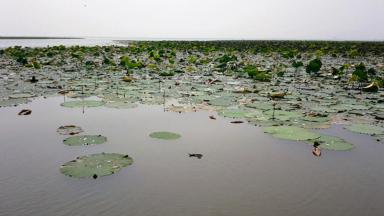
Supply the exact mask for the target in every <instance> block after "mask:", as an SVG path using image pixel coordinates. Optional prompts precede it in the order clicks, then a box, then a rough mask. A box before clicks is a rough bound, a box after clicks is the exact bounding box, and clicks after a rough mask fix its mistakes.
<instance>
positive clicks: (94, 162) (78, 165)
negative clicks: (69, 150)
mask: <svg viewBox="0 0 384 216" xmlns="http://www.w3.org/2000/svg"><path fill="white" fill-rule="evenodd" d="M132 163H133V159H132V158H131V157H129V156H128V155H123V154H116V153H101V154H92V155H86V156H81V157H78V158H77V159H76V160H73V161H69V162H67V163H65V164H63V165H62V166H61V167H60V172H61V173H63V174H64V175H66V176H69V177H74V178H90V177H93V178H98V177H101V176H107V175H112V174H114V173H117V172H119V171H120V170H121V169H122V168H124V167H127V166H129V165H131V164H132Z"/></svg>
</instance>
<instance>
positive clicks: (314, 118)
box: [302, 116, 331, 122]
mask: <svg viewBox="0 0 384 216" xmlns="http://www.w3.org/2000/svg"><path fill="white" fill-rule="evenodd" d="M302 120H304V121H309V122H329V121H330V120H331V119H330V118H329V117H323V116H304V117H303V118H302Z"/></svg>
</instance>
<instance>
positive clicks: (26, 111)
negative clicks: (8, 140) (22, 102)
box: [18, 109, 32, 115]
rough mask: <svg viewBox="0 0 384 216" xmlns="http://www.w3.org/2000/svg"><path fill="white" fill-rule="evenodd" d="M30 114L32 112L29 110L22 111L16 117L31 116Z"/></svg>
mask: <svg viewBox="0 0 384 216" xmlns="http://www.w3.org/2000/svg"><path fill="white" fill-rule="evenodd" d="M31 113H32V110H29V109H23V110H21V111H20V112H19V113H18V115H31Z"/></svg>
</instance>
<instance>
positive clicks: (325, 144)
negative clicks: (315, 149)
mask: <svg viewBox="0 0 384 216" xmlns="http://www.w3.org/2000/svg"><path fill="white" fill-rule="evenodd" d="M315 141H317V142H319V143H320V148H323V149H328V150H335V151H348V150H351V149H353V148H354V145H353V144H351V143H349V142H347V141H345V140H344V139H342V138H339V137H335V136H328V135H321V136H320V137H319V138H317V139H313V140H308V141H305V142H306V143H309V144H313V143H314V142H315Z"/></svg>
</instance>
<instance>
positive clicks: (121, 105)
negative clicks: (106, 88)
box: [105, 101, 138, 109]
mask: <svg viewBox="0 0 384 216" xmlns="http://www.w3.org/2000/svg"><path fill="white" fill-rule="evenodd" d="M105 106H106V107H108V108H115V109H132V108H136V107H137V106H138V105H137V104H135V103H131V102H127V101H113V102H107V103H106V104H105Z"/></svg>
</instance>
